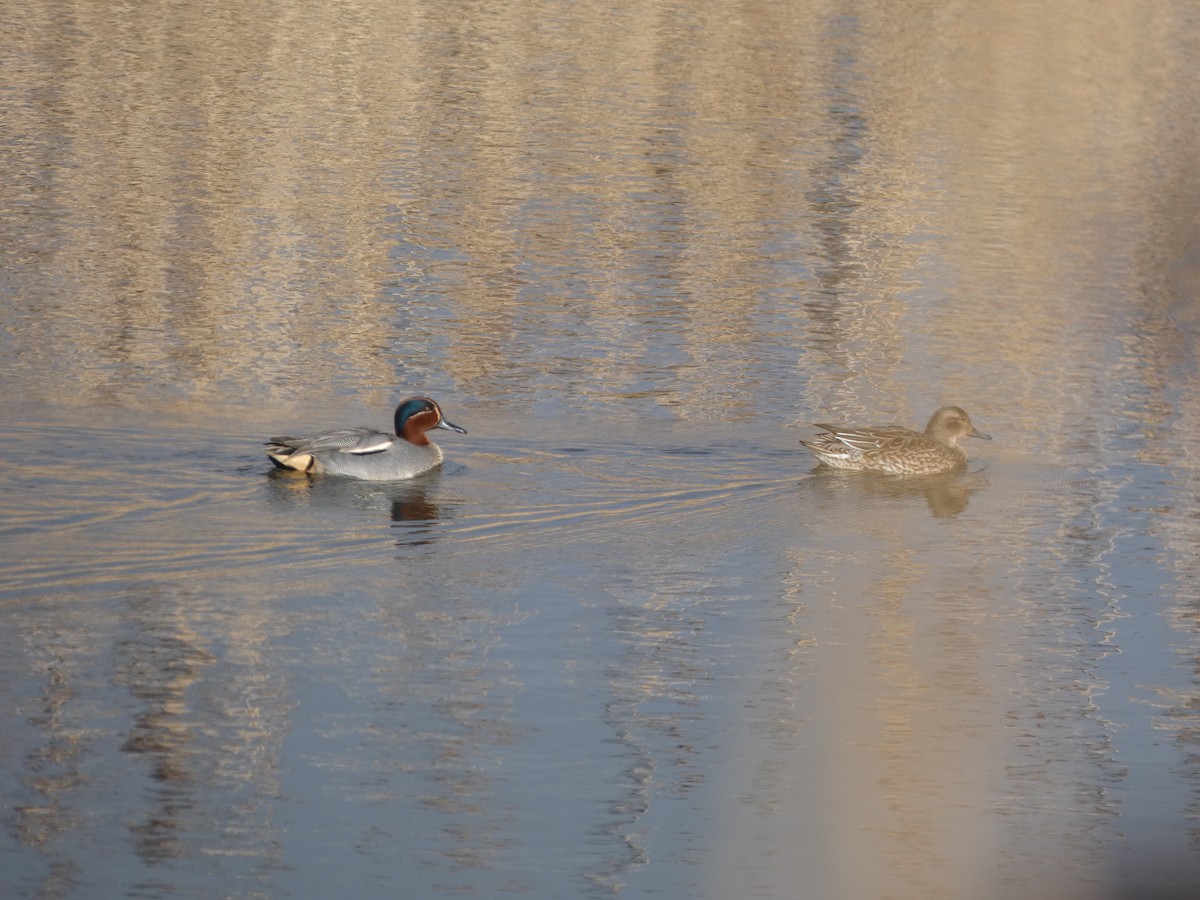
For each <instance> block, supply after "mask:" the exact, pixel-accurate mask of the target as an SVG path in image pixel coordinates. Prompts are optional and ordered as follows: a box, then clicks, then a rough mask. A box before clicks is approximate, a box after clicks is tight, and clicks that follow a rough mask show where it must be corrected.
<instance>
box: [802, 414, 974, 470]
mask: <svg viewBox="0 0 1200 900" xmlns="http://www.w3.org/2000/svg"><path fill="white" fill-rule="evenodd" d="M817 427H818V428H820V429H822V431H821V434H819V435H817V437H816V438H814V439H813V440H811V441H801V442H800V443H801V444H803V445H804V446H805V447H807V448H808V449H809V450H811V451H812V453H813V455H814V456H816V457H817V459H819V460H820V461H821V462H823V463H825V465H827V466H833V467H834V468H837V469H858V470H872V471H876V472H891V473H892V474H895V475H933V474H935V473H937V472H948V471H950V470H951V469H957V468H959V467H960V466H964V465H966V463H967V454H966V453H965V452H964V451H963V449H962V448H961V447H959V446H958V439H959V438H963V437H975V438H982V439H983V440H985V441H990V440H991V436H990V435H986V434H983V433H982V432H980V431H977V430H976V428H975V426H974V425H972V424H971V417H970V416H968V415H967V413H966V411H965V410H963V409H962V408H960V407H957V406H943V407H942V408H941V409H939V410H938V411H937V412H935V413H934V414H933V416H932V417H930V419H929V424H928V425H926V426H925V433H924V434H921V433H920V432H917V431H913V430H912V429H909V428H902V427H900V426H899V425H884V426H879V427H870V428H843V427H842V426H840V425H820V424H818V425H817Z"/></svg>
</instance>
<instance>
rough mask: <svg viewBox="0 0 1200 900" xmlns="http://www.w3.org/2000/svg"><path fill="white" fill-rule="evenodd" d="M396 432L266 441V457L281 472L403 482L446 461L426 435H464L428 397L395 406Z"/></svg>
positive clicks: (324, 434)
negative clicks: (438, 430) (441, 431)
mask: <svg viewBox="0 0 1200 900" xmlns="http://www.w3.org/2000/svg"><path fill="white" fill-rule="evenodd" d="M395 428H396V433H395V434H387V433H386V432H383V431H376V430H375V429H373V428H346V429H342V430H340V431H322V432H321V433H319V434H310V435H308V436H307V437H298V438H295V437H277V438H271V440H269V441H267V444H266V447H267V456H269V457H270V458H271V462H273V463H275V465H276V466H278V467H279V468H281V469H296V470H297V471H300V472H309V473H312V474H320V473H324V474H327V475H345V476H347V477H349V478H362V479H365V480H367V481H401V480H403V479H405V478H412V477H414V476H416V475H420V474H421V473H423V472H428V471H429V470H430V469H435V468H437V467H438V466H439V465H440V464H441V462H442V448H441V447H439V446H438V445H437V444H435V443H433V442H432V441H430V440H429V438H428V437H427V436H426V435H425V432H427V431H430V430H432V429H434V428H442V429H445V430H446V431H457V432H458V433H459V434H466V433H467V431H466V429H465V428H459V427H458V426H457V425H452V424H450V423H449V422H447V421H446V420H445V419H444V418H443V417H442V410H441V407H439V406H438V405H437V404H436V403H434V402H433V401H432V400H430V399H429V398H428V397H410V398H409V399H407V400H405V401H404V402H403V403H401V404H400V405H399V406H397V407H396V424H395Z"/></svg>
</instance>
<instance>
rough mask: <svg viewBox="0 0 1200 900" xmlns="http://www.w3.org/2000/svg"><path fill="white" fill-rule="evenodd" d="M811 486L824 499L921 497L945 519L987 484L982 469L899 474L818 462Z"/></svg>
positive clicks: (877, 500) (876, 501)
mask: <svg viewBox="0 0 1200 900" xmlns="http://www.w3.org/2000/svg"><path fill="white" fill-rule="evenodd" d="M811 486H812V488H813V490H814V491H820V492H822V493H824V494H826V495H827V496H828V499H827V500H826V501H825V502H833V503H840V502H845V503H853V504H856V505H863V504H865V505H866V506H867V507H868V508H870V507H871V506H873V505H877V504H880V503H888V502H891V501H897V500H905V499H908V498H910V497H922V498H924V500H925V502H926V504H927V505H928V507H929V512H930V514H931V515H932V516H933V517H934V518H938V519H948V518H953V517H954V516H956V515H958V514H959V513H961V512H962V511H963V510H965V509H966V508H967V504H968V501H969V500H970V497H971V495H972V494H974V493H977V492H978V491H981V490H984V489H985V488H987V487H988V479H987V475H986V474H985V473H984V472H980V471H975V472H950V473H943V474H938V475H922V476H916V477H912V476H903V475H887V474H881V473H877V472H843V471H839V470H837V469H831V468H829V467H827V466H819V467H818V468H817V469H816V470H815V471H814V473H813V481H812V482H811Z"/></svg>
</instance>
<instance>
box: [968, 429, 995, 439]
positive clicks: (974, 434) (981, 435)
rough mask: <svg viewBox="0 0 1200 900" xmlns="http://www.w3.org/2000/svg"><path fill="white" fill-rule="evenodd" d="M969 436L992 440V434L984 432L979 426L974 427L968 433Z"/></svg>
mask: <svg viewBox="0 0 1200 900" xmlns="http://www.w3.org/2000/svg"><path fill="white" fill-rule="evenodd" d="M967 437H977V438H979V439H980V440H983V441H990V440H991V439H992V436H991V435H990V434H984V433H983V432H982V431H980V430H979V429H978V428H972V429H971V431H970V432H969V433H968V434H967Z"/></svg>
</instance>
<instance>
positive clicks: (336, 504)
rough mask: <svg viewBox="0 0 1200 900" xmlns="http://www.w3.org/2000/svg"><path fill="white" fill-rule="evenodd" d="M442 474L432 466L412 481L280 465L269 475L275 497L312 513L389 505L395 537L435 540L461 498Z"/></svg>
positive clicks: (337, 514) (341, 514)
mask: <svg viewBox="0 0 1200 900" xmlns="http://www.w3.org/2000/svg"><path fill="white" fill-rule="evenodd" d="M458 471H461V468H460V469H459V470H458ZM443 477H446V476H445V473H443V472H432V473H428V474H426V475H422V476H419V477H417V478H413V479H410V480H408V481H398V482H371V481H359V480H355V479H350V478H331V477H324V476H316V477H313V476H309V475H305V474H304V473H300V472H286V471H281V470H272V471H271V472H269V473H268V475H267V478H268V479H269V483H270V486H271V490H272V499H273V501H274V502H275V503H278V504H281V505H284V506H295V505H301V506H303V507H305V508H306V510H308V514H311V515H317V516H320V515H321V514H322V513H323V512H324V513H327V514H329V515H330V516H331V517H332V518H334V519H336V520H338V521H342V520H344V519H345V512H346V510H348V509H358V510H364V511H386V512H387V514H388V517H389V518H390V519H391V521H392V522H393V523H394V525H395V528H396V534H397V535H398V536H397V538H396V540H397V543H400V544H413V545H422V544H429V543H431V542H433V541H435V540H437V539H438V537H439V535H440V533H441V531H440V529H439V524H440V523H441V522H443V521H444V520H446V519H448V518H451V516H450V515H448V513H449V512H451V511H452V510H453V509H454V508H455V507H456V506H457V505H459V504H460V502H461V501H454V500H450V499H448V498H447V494H446V492H445V490H444V489H442V487H441V485H440V482H441V479H442V478H443ZM347 524H348V525H349V523H347Z"/></svg>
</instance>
